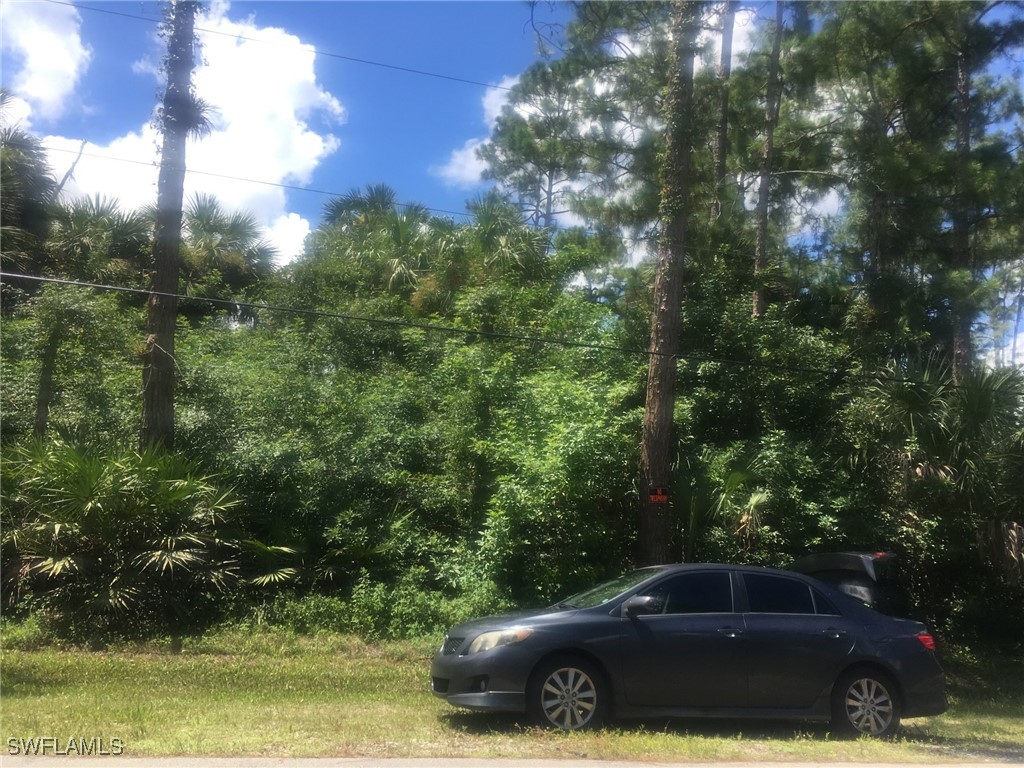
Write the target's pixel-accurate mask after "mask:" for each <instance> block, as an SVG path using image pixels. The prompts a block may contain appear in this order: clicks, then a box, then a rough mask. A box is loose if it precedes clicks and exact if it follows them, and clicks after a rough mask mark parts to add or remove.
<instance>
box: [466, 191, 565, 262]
mask: <svg viewBox="0 0 1024 768" xmlns="http://www.w3.org/2000/svg"><path fill="white" fill-rule="evenodd" d="M468 207H469V210H470V213H472V214H473V226H472V230H471V239H472V241H473V245H474V250H475V251H476V253H477V256H478V259H479V260H480V261H481V263H482V265H483V267H484V269H485V271H487V272H493V273H497V274H500V275H504V276H509V277H511V276H518V277H521V278H523V279H526V280H529V279H534V278H538V277H541V276H543V274H544V271H545V268H546V264H547V260H546V253H547V246H548V234H547V230H542V229H533V228H531V227H529V226H527V224H526V222H524V221H523V217H522V214H521V213H520V211H519V209H518V208H517V207H516V206H515V205H513V204H512V203H510V202H509V201H508V200H506V199H504V198H503V197H501V196H500V195H498V194H496V193H494V192H491V193H489V194H487V195H485V196H483V197H480V198H478V199H477V200H475V201H474V202H472V203H470V204H469V206H468Z"/></svg>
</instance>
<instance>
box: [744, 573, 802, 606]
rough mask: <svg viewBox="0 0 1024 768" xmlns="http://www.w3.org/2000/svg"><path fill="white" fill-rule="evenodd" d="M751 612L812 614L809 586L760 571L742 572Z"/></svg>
mask: <svg viewBox="0 0 1024 768" xmlns="http://www.w3.org/2000/svg"><path fill="white" fill-rule="evenodd" d="M743 584H744V586H746V588H747V602H748V603H749V604H750V611H751V613H807V614H813V613H814V612H815V611H814V599H813V598H812V597H811V588H810V587H809V586H807V585H806V584H804V583H803V582H801V581H797V580H796V579H787V578H786V577H784V576H771V575H768V574H760V573H745V574H743Z"/></svg>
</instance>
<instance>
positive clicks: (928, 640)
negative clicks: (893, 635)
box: [917, 632, 935, 651]
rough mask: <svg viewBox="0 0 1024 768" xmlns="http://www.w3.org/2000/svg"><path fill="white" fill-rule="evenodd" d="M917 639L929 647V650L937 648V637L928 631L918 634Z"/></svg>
mask: <svg viewBox="0 0 1024 768" xmlns="http://www.w3.org/2000/svg"><path fill="white" fill-rule="evenodd" d="M917 639H918V640H920V641H921V645H923V646H924V647H925V648H927V649H928V650H929V651H934V650H935V638H934V637H932V636H931V635H929V634H928V633H927V632H922V633H921V634H920V635H918V636H917Z"/></svg>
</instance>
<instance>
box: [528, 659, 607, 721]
mask: <svg viewBox="0 0 1024 768" xmlns="http://www.w3.org/2000/svg"><path fill="white" fill-rule="evenodd" d="M526 695H527V706H528V707H529V712H530V717H531V719H532V720H533V721H534V722H536V723H537V724H538V725H542V726H545V727H547V728H561V729H562V730H566V731H576V730H580V729H582V728H596V727H597V726H599V725H600V724H601V723H602V721H603V720H604V716H605V712H606V710H607V708H608V702H607V701H606V699H607V697H608V686H607V685H606V684H605V682H604V677H603V676H602V675H601V672H600V670H598V669H596V668H595V667H594V666H593V665H592V664H590V663H588V662H586V661H584V660H583V659H578V658H571V657H570V658H558V659H552V660H550V661H548V662H545V663H543V664H541V666H540V667H538V668H537V669H536V670H535V671H534V673H533V676H532V677H531V678H530V684H529V686H528V687H527V692H526Z"/></svg>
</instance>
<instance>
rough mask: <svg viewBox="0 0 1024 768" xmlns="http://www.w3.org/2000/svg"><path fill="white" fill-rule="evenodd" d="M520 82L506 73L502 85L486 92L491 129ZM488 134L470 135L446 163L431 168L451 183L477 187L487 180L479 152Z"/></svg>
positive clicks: (487, 121) (486, 114) (485, 116)
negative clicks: (510, 89)
mask: <svg viewBox="0 0 1024 768" xmlns="http://www.w3.org/2000/svg"><path fill="white" fill-rule="evenodd" d="M518 82H519V78H518V77H503V78H502V79H501V82H500V83H498V86H500V87H491V88H488V89H487V92H486V93H484V96H483V99H482V100H481V105H482V106H483V123H484V125H485V126H487V130H488V132H490V131H491V130H493V129H494V124H495V123H496V122H497V121H498V118H499V117H500V116H501V110H502V109H504V107H505V105H506V104H507V103H508V89H509V88H511V87H512V86H514V85H515V84H516V83H518ZM487 140H488V137H487V136H480V137H477V138H473V139H467V140H466V143H465V144H463V145H462V146H461V147H458V148H456V149H453V150H452V153H451V154H450V155H449V156H448V162H446V163H445V164H444V165H432V166H430V168H428V169H427V170H429V171H430V173H431V175H433V176H436V177H437V178H439V179H441V181H443V182H444V183H445V184H446V185H447V186H449V187H456V188H458V189H473V188H474V187H478V186H479V185H480V184H481V183H482V182H483V180H484V171H485V170H487V164H486V163H485V162H484V161H483V160H481V159H480V158H479V157H478V156H477V152H476V151H477V149H478V148H479V147H481V146H483V145H484V144H486V143H487Z"/></svg>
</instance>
